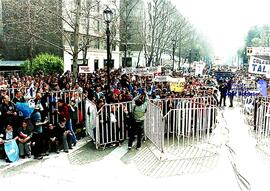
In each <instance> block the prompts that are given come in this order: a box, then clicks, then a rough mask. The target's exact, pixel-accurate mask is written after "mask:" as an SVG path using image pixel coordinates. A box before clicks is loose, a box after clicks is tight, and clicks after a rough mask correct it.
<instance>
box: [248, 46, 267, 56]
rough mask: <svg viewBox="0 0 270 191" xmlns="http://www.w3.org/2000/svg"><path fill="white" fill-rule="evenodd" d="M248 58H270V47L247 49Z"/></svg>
mask: <svg viewBox="0 0 270 191" xmlns="http://www.w3.org/2000/svg"><path fill="white" fill-rule="evenodd" d="M247 55H248V56H270V47H247Z"/></svg>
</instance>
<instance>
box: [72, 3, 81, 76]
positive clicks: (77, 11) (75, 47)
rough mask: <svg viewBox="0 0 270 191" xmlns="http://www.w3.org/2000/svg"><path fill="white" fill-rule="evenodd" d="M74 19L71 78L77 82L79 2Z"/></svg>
mask: <svg viewBox="0 0 270 191" xmlns="http://www.w3.org/2000/svg"><path fill="white" fill-rule="evenodd" d="M76 5H77V8H76V19H75V29H74V51H73V62H72V65H73V77H74V80H75V81H76V80H77V76H78V54H79V26H80V25H79V24H80V13H81V0H76Z"/></svg>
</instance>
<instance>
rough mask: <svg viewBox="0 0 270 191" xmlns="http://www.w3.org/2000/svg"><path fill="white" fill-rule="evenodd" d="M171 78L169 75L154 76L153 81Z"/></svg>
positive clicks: (163, 80) (164, 80)
mask: <svg viewBox="0 0 270 191" xmlns="http://www.w3.org/2000/svg"><path fill="white" fill-rule="evenodd" d="M170 79H171V77H170V76H156V77H155V78H154V82H169V81H170Z"/></svg>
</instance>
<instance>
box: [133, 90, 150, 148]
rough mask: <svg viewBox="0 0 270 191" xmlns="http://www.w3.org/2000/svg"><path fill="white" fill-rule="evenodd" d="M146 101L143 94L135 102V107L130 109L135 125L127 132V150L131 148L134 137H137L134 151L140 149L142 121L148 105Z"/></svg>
mask: <svg viewBox="0 0 270 191" xmlns="http://www.w3.org/2000/svg"><path fill="white" fill-rule="evenodd" d="M147 101H148V100H147V98H146V94H145V93H142V94H141V95H140V96H139V98H138V99H136V100H135V106H134V107H133V108H132V112H133V116H134V121H135V123H134V124H133V125H131V128H130V130H129V140H128V150H130V149H131V148H132V143H133V141H134V139H135V135H137V146H136V149H137V150H139V149H140V148H141V139H142V135H143V128H144V119H145V113H146V109H147V105H148V102H147Z"/></svg>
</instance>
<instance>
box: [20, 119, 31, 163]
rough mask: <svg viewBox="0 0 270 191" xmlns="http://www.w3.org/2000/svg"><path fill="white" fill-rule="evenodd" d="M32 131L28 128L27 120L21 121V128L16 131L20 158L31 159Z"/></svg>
mask: <svg viewBox="0 0 270 191" xmlns="http://www.w3.org/2000/svg"><path fill="white" fill-rule="evenodd" d="M32 136H33V129H32V128H31V127H30V125H29V122H28V121H27V120H23V121H22V125H21V127H19V129H18V142H19V150H20V158H25V157H26V156H27V157H28V158H31V138H32Z"/></svg>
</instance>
